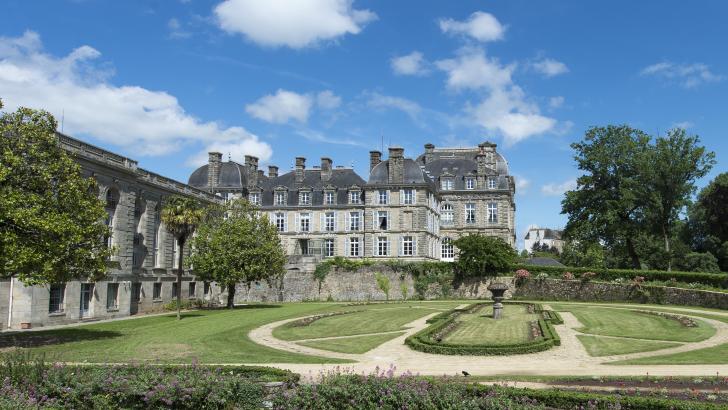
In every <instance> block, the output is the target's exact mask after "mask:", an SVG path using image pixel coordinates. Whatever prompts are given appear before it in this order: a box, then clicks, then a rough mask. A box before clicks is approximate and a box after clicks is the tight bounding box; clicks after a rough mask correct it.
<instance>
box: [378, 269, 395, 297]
mask: <svg viewBox="0 0 728 410" xmlns="http://www.w3.org/2000/svg"><path fill="white" fill-rule="evenodd" d="M374 279H376V281H377V287H378V288H379V290H381V291H382V292H384V297H385V298H386V299H387V300H389V291H390V289H391V288H392V284H391V283H390V281H389V277H388V276H387V275H384V274H382V273H380V272H377V273H375V274H374Z"/></svg>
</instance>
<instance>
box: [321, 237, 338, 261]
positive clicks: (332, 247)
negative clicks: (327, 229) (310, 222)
mask: <svg viewBox="0 0 728 410" xmlns="http://www.w3.org/2000/svg"><path fill="white" fill-rule="evenodd" d="M334 256H336V242H335V241H334V239H333V238H326V239H324V257H327V258H332V257H334Z"/></svg>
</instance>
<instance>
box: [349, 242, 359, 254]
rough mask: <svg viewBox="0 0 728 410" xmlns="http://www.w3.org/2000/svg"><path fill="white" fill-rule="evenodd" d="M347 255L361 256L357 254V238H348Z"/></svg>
mask: <svg viewBox="0 0 728 410" xmlns="http://www.w3.org/2000/svg"><path fill="white" fill-rule="evenodd" d="M349 256H361V255H360V254H359V238H349Z"/></svg>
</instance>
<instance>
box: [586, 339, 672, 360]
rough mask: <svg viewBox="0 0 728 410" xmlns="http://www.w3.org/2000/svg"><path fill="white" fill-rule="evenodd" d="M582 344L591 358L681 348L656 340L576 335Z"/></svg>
mask: <svg viewBox="0 0 728 410" xmlns="http://www.w3.org/2000/svg"><path fill="white" fill-rule="evenodd" d="M576 337H577V338H579V341H580V342H581V344H583V345H584V348H586V351H587V352H588V353H589V355H590V356H597V357H598V356H611V355H615V354H628V353H639V352H651V351H654V350H660V349H667V348H669V347H675V346H680V343H674V342H658V341H654V340H638V339H616V338H611V337H599V336H588V335H576Z"/></svg>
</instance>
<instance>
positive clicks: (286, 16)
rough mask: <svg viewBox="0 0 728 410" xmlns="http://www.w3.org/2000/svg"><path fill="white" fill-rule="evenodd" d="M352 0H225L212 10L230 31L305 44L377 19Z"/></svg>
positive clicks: (265, 42)
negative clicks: (360, 8) (354, 4)
mask: <svg viewBox="0 0 728 410" xmlns="http://www.w3.org/2000/svg"><path fill="white" fill-rule="evenodd" d="M352 3H353V1H352V0H265V1H261V0H225V1H223V2H222V3H220V4H218V5H217V6H215V8H214V10H213V12H214V14H215V17H216V19H217V24H218V26H219V27H220V28H221V29H223V30H225V31H226V32H228V33H236V34H242V35H243V36H245V37H246V38H247V39H249V40H251V41H253V42H255V43H256V44H259V45H261V46H268V47H280V46H286V47H291V48H296V49H298V48H304V47H309V46H313V45H316V44H319V43H321V42H322V41H328V40H334V39H336V38H338V37H340V36H343V35H346V34H358V33H359V32H361V30H362V29H363V28H364V26H365V25H366V24H367V23H369V22H371V21H373V20H376V18H377V15H376V14H374V13H373V12H371V11H369V10H357V9H354V8H353V7H352Z"/></svg>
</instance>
